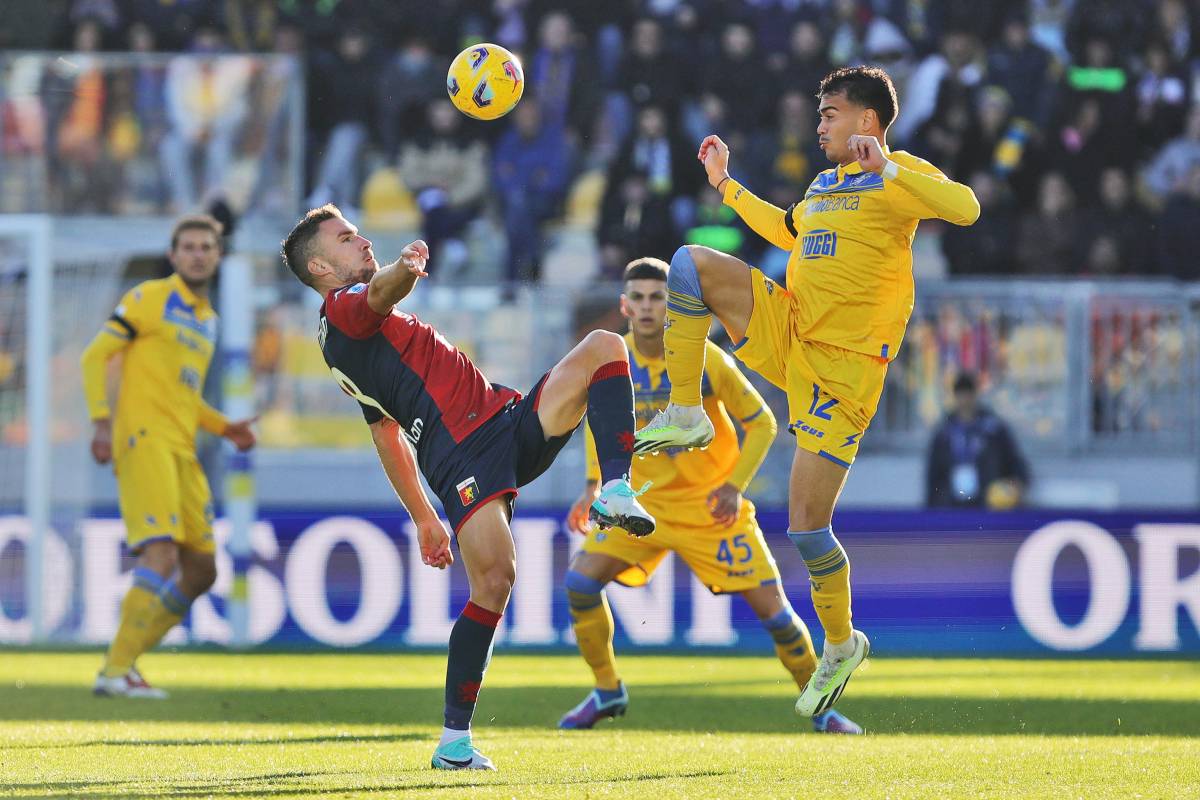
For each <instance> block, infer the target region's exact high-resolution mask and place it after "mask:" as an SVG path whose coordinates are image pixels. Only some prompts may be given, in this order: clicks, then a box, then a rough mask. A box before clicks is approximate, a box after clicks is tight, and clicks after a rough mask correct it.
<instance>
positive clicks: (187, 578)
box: [182, 561, 217, 597]
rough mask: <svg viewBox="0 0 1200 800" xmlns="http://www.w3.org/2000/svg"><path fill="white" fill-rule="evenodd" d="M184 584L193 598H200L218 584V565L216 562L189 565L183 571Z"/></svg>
mask: <svg viewBox="0 0 1200 800" xmlns="http://www.w3.org/2000/svg"><path fill="white" fill-rule="evenodd" d="M182 577H183V582H184V583H185V584H186V586H187V592H188V594H189V595H191V596H192V597H199V596H200V595H202V594H204V593H205V592H207V591H208V590H209V589H211V588H212V586H213V584H214V583H216V582H217V565H216V562H214V561H201V562H198V563H189V564H188V565H187V566H186V567H185V568H184V570H183V576H182Z"/></svg>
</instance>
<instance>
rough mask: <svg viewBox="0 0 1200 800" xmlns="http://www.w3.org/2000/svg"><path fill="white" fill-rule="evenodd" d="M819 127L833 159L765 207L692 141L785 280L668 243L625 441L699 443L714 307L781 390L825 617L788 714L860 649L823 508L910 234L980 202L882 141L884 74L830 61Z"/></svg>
mask: <svg viewBox="0 0 1200 800" xmlns="http://www.w3.org/2000/svg"><path fill="white" fill-rule="evenodd" d="M817 95H818V97H819V100H820V105H819V108H818V113H819V116H820V120H819V123H818V125H817V136H818V139H819V144H820V147H821V149H822V150H824V151H825V155H826V156H827V157H828V158H829V160H830V161H832V162H834V163H835V164H836V165H837V166H836V167H834V168H833V169H829V170H826V171H824V172H822V173H820V174H819V175H817V177H816V179H815V180H813V182H812V184H811V185H810V186H809V188H808V191H807V192H806V193H805V196H804V198H803V199H802V200H800V201H798V202H796V203H793V204H792V205H791V206H790V207H789V208H787V209H786V210H785V209H782V208H777V207H775V206H774V205H772V204H770V203H768V202H766V201H764V200H761V199H759V198H758V197H755V196H754V195H753V194H751V193H750V191H749V190H748V189H746V187H744V186H742V184H740V183H739V182H738V181H736V180H734V179H733V178H731V177H730V175H729V148H728V147H727V146H726V144H725V143H724V142H723V141H721V139H720V138H718V137H717V136H708V137H707V138H705V139H704V141H703V142H701V144H700V151H699V154H698V157H699V159H700V161H701V162H702V163H703V164H704V170H705V172H706V173H707V175H708V180H709V183H710V184H711V185H712V186H713V187H714V188H716V189H717V191H719V192H721V193H722V197H723V198H724V201H725V203H726V204H727V205H729V206H731V207H732V208H733V209H734V210H735V211H737V213H738V214H739V215H740V216H741V217H742V219H743V220H745V221H746V223H747V224H748V225H749V226H750V227H751V228H752V229H754V231H755V232H756V233H758V234H759V235H760V236H762V237H763V238H764V239H766V240H767V241H769V242H771V243H772V244H774V245H776V246H777V247H780V248H783V249H784V250H788V251H790V253H791V256H790V258H789V260H788V267H787V288H786V289H785V288H784V287H782V286H779V285H777V284H775V283H774V282H773V281H771V280H769V279H768V278H767V277H766V276H765V275H763V273H762V272H761V271H759V270H757V269H752V268H750V267H749V266H748V265H747V264H745V263H744V262H742V261H740V260H739V259H736V258H733V257H731V256H728V255H725V254H723V253H719V252H717V251H715V250H710V249H708V248H705V247H697V246H687V247H681V248H680V249H679V250H678V251H676V253H675V255H674V257H673V258H672V260H671V270H670V273H669V279H668V286H667V289H668V301H667V331H666V354H667V358H666V361H667V372H668V374H669V375H670V378H671V402H670V404H669V405H668V406H667V408H666V409H665V410H664V411H663V412H662V413H661V414H659V415H658V416H656V417H655V418H654V419H653V420H652V421H651V422H650V423H649V424H648V425H647V426H646V427H645V428H643V429H642V430H640V431H638V434H637V439H638V444H637V446H636V450H637V452H638V453H652V452H655V451H658V450H662V449H664V448H668V447H681V446H686V447H703V446H705V445H707V444H708V443H709V442H710V441H712V438H713V425H712V423H711V422H710V421H709V419H708V418H707V416H706V414H705V411H704V408H703V406H702V405H701V399H702V397H701V379H702V377H703V375H704V362H705V353H706V352H707V347H708V345H707V344H706V342H707V340H706V336H707V334H708V328H709V324H710V321H711V317H712V315H713V314H716V316H717V318H718V319H719V320H720V321H721V323H722V324H723V325H724V326H725V330H726V331H728V333H729V336H730V338H731V339H732V340H733V341H735V342H737V343H738V344H737V345H736V347H735V348H734V352H735V353H736V355H737V356H738V357H739V358H740V359H741V360H742V361H743V362H744V363H745V364H746V365H747V366H748V367H750V368H751V369H753V370H755V371H757V372H758V373H759V374H761V375H762V376H763V377H765V378H767V379H768V380H769V381H771V382H772V383H774V384H775V385H776V386H778V387H780V388H781V389H783V390H784V391H786V392H787V395H788V416H789V423H788V430H789V431H790V432H791V433H792V434H793V435H794V436H795V437H796V444H797V448H796V453H795V458H794V460H793V462H792V470H791V477H790V482H789V489H788V506H789V526H788V536H789V537H790V538H791V540H792V542H793V543H794V544H795V546H796V548H797V549H798V550H799V551H800V553H801V555H802V556H803V557H804V561H805V564H806V566H807V567H808V572H809V577H810V579H811V588H812V599H813V605H814V606H815V608H816V611H817V616H818V617H819V618H820V620H821V625H822V626H823V627H824V629H825V645H824V647H823V648H822V654H821V664H820V666H819V667H818V669H817V672H816V674H814V675H813V677H812V678H811V679H810V680H809V682H808V685H807V686H805V688H804V691H803V692H801V694H800V699H799V700H798V701H797V702H796V711H797V712H799V713H802V714H806V715H815V714H819V713H820V712H822V711H824V710H825V709H826V708H829V707H830V706H832V705H833V703H834V702H836V701H837V698H838V696H839V695H840V694H841V692H842V690H843V689H844V688H845V685H846V682H847V681H848V680H849V679H850V675H851V674H852V673H853V671H854V670H855V668H857V667H858V665H859V664H861V663H862V661H863V660H864V659H865V658H866V657H867V654H868V653H869V652H870V643H869V642H868V640H867V637H866V636H865V635H864V634H863V633H862V632H860V631H857V630H855V629H854V628H853V626H852V624H851V613H850V563H849V560H848V559H847V557H846V553H845V551H844V550H843V549H842V545H841V544H840V543H839V542H838V540H837V538H836V537H835V536H834V534H833V529H832V527H831V522H832V519H833V508H834V505H835V504H836V502H837V498H838V495H839V494H840V493H841V490H842V486H843V484H845V482H846V474H847V471H848V470H849V469H850V465H851V464H852V463H853V461H854V456H855V454H856V453H857V451H858V446H859V442H860V441H861V438H862V435H863V433H865V432H866V430H867V426H868V425H869V424H870V422H871V418H872V417H873V416H874V414H875V410H876V408H877V406H878V403H879V396H880V393H881V392H882V391H883V379H884V375H885V374H886V373H887V365H888V362H889V361H890V360H891V359H893V358H895V357H896V353H897V352H898V351H899V349H900V341H901V339H902V338H903V336H904V328H905V326H906V325H907V323H908V318H909V316H910V314H911V313H912V307H913V277H912V239H913V235H914V233H915V231H916V227H917V223H918V222H919V221H920V220H922V219H934V218H937V219H943V220H946V221H948V222H952V223H954V224H956V225H970V224H971V223H973V222H974V221H975V220H976V219H977V218H978V216H979V202H978V201H977V200H976V199H975V195H974V193H973V192H972V191H971V190H970V189H969V188H968V187H966V186H964V185H962V184H960V183H955V182H954V181H951V180H949V179H948V178H946V176H945V175H943V174H942V173H941V172H939V171H938V170H937V168H936V167H934V166H932V165H931V164H929V163H928V162H926V161H923V160H921V159H919V158H917V157H915V156H913V155H910V154H908V153H906V152H903V151H892V150H890V149H888V147H887V145H886V136H887V130H888V126H889V125H891V123H892V121H893V120H894V119H895V118H896V114H897V113H898V111H899V104H898V101H897V99H896V90H895V87H894V86H893V85H892V81H891V78H890V77H888V75H887V73H886V72H884V71H883V70H881V69H878V68H875V67H852V68H843V69H839V70H835V71H834V72H832V73H830V74H829V75H827V76H826V77H825V79H824V80H822V81H821V85H820V88H819V89H818V91H817Z"/></svg>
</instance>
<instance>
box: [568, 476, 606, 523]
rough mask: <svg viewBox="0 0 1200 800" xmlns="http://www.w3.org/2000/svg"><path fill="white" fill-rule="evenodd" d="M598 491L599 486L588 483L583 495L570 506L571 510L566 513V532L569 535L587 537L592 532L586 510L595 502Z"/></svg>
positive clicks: (591, 482) (592, 482)
mask: <svg viewBox="0 0 1200 800" xmlns="http://www.w3.org/2000/svg"><path fill="white" fill-rule="evenodd" d="M599 489H600V486H599V484H598V483H597V482H596V481H588V483H587V487H586V488H585V489H584V490H583V494H581V495H580V496H579V499H578V500H576V501H575V504H574V505H572V506H571V510H570V511H569V512H568V513H567V530H569V531H570V532H571V533H578V534H579V535H580V536H587V535H588V533H589V532H590V531H591V530H592V521H591V520H590V519H588V509H589V508H590V507H591V505H592V503H594V502H595V501H596V495H598V494H599V493H600V491H599Z"/></svg>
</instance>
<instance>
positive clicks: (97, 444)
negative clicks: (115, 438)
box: [92, 419, 112, 464]
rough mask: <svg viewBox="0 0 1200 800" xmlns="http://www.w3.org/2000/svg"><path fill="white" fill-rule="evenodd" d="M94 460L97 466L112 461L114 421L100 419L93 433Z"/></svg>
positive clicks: (96, 422)
mask: <svg viewBox="0 0 1200 800" xmlns="http://www.w3.org/2000/svg"><path fill="white" fill-rule="evenodd" d="M92 458H94V459H96V463H97V464H107V463H108V462H109V461H112V420H111V419H98V420H96V421H95V430H94V431H93V432H92Z"/></svg>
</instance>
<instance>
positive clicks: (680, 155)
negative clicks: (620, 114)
mask: <svg viewBox="0 0 1200 800" xmlns="http://www.w3.org/2000/svg"><path fill="white" fill-rule="evenodd" d="M697 144H698V143H697ZM695 153H696V148H695V147H692V146H690V145H689V144H687V143H686V142H683V141H680V140H679V139H678V138H677V137H675V136H674V135H673V134H672V131H671V130H670V128H669V127H668V123H667V115H666V114H665V113H664V112H663V110H662V109H661V108H659V107H658V106H646V107H645V108H643V109H642V110H641V111H639V112H638V115H637V127H636V128H635V129H634V131H633V135H632V136H630V137H629V139H627V140H626V141H625V143H624V144H623V145H621V147H620V149H619V150H618V153H617V158H616V160H615V161H614V162H613V163H612V166H611V167H609V171H608V180H609V185H610V186H613V187H614V190H615V189H616V187H618V186H619V185H620V184H621V183H622V182H623V181H624V179H625V177H626V176H627V175H629V174H631V173H633V172H638V173H640V174H642V175H643V176H644V177H645V178H646V181H647V188H648V189H649V191H650V192H651V193H652V194H654V195H656V196H659V197H665V198H668V199H669V198H670V197H672V196H678V195H683V194H687V195H690V194H691V193H692V192H693V191H694V190H695V187H696V185H697V183H698V182H699V181H701V180H703V179H704V170H703V169H702V168H700V165H699V164H698V163H697V162H696V160H695Z"/></svg>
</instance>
